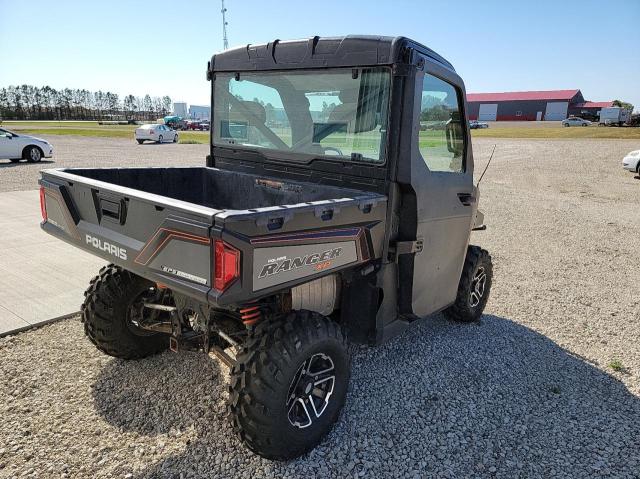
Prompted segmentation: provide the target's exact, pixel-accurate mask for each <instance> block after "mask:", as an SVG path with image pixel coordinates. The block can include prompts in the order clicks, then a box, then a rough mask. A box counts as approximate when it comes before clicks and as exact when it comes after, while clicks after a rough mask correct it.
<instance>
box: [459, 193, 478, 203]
mask: <svg viewBox="0 0 640 479" xmlns="http://www.w3.org/2000/svg"><path fill="white" fill-rule="evenodd" d="M458 199H459V200H460V203H462V204H463V205H465V206H471V204H472V203H475V202H476V197H475V196H473V195H472V194H471V193H458Z"/></svg>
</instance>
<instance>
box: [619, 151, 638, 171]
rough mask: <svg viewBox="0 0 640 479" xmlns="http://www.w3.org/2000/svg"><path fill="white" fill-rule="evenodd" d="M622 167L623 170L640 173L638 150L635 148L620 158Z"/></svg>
mask: <svg viewBox="0 0 640 479" xmlns="http://www.w3.org/2000/svg"><path fill="white" fill-rule="evenodd" d="M622 167H623V168H624V169H625V170H629V171H632V172H634V173H638V174H640V150H635V151H632V152H630V153H628V154H627V156H625V157H624V158H623V159H622Z"/></svg>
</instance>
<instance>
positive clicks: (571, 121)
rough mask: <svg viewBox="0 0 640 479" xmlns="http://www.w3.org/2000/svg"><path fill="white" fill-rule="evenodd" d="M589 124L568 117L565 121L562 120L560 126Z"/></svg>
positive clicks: (573, 117)
mask: <svg viewBox="0 0 640 479" xmlns="http://www.w3.org/2000/svg"><path fill="white" fill-rule="evenodd" d="M589 125H591V122H590V121H589V120H585V119H584V118H580V117H578V116H570V117H569V118H567V119H566V120H562V126H589Z"/></svg>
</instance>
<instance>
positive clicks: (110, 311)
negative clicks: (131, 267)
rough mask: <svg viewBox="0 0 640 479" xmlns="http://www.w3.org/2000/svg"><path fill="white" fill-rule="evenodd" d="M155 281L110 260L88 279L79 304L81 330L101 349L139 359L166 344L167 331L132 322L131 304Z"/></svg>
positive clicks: (118, 356) (109, 353) (119, 356)
mask: <svg viewBox="0 0 640 479" xmlns="http://www.w3.org/2000/svg"><path fill="white" fill-rule="evenodd" d="M152 286H154V284H153V283H152V282H151V281H148V280H146V279H144V278H142V277H140V276H138V275H135V274H133V273H131V272H129V271H127V270H125V269H122V268H120V267H119V266H115V265H113V264H110V265H108V266H104V267H103V268H102V269H101V270H100V273H99V274H98V276H96V277H95V278H93V279H92V280H91V283H90V285H89V288H88V289H87V290H86V291H85V293H84V296H85V300H84V304H83V305H82V320H83V322H84V332H85V334H86V335H87V337H88V338H89V340H90V341H91V342H92V343H93V344H95V345H96V347H97V348H98V349H99V350H100V351H102V352H103V353H106V354H108V355H109V356H114V357H116V358H121V359H139V358H144V357H146V356H150V355H152V354H156V353H159V352H161V351H164V350H165V349H167V348H168V347H169V338H168V336H167V335H166V334H161V333H150V332H148V331H144V330H141V329H138V328H137V327H136V326H135V325H134V324H133V323H131V306H132V305H133V304H134V303H135V302H136V300H138V299H139V298H140V297H141V295H142V294H143V293H145V292H146V291H148V290H149V289H150V288H151V287H152Z"/></svg>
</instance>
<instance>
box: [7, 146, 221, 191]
mask: <svg viewBox="0 0 640 479" xmlns="http://www.w3.org/2000/svg"><path fill="white" fill-rule="evenodd" d="M36 136H38V135H36ZM42 138H43V139H45V140H47V141H48V142H49V143H51V144H52V145H53V158H46V159H43V160H42V161H41V162H40V163H26V162H24V161H21V162H20V163H11V162H10V161H9V160H0V192H3V191H24V190H34V189H37V188H38V179H39V178H40V170H43V169H46V168H64V167H67V168H78V167H93V168H96V167H116V166H190V165H196V166H202V165H204V164H205V158H206V156H207V155H208V154H209V146H208V145H189V144H182V145H181V144H174V143H163V144H162V145H157V144H155V143H144V144H142V145H138V144H137V143H136V142H135V141H133V138H132V139H131V140H123V139H120V138H91V137H82V136H63V135H51V136H44V135H43V136H42Z"/></svg>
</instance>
